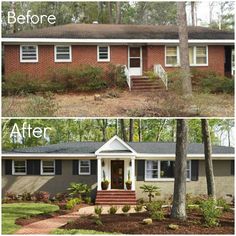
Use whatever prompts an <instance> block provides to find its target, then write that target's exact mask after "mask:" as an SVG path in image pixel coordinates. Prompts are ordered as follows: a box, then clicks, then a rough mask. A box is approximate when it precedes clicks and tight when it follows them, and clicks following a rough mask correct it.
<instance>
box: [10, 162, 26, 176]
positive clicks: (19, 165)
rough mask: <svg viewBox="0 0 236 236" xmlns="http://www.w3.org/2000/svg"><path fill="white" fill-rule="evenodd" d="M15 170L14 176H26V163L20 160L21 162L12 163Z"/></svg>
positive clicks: (13, 170)
mask: <svg viewBox="0 0 236 236" xmlns="http://www.w3.org/2000/svg"><path fill="white" fill-rule="evenodd" d="M12 164H13V168H12V172H13V173H12V174H13V175H26V161H25V160H19V161H12Z"/></svg>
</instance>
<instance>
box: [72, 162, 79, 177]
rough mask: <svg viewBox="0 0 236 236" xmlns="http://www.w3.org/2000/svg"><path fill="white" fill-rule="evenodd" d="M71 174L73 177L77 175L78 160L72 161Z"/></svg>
mask: <svg viewBox="0 0 236 236" xmlns="http://www.w3.org/2000/svg"><path fill="white" fill-rule="evenodd" d="M72 173H73V175H78V174H79V161H78V160H73V162H72Z"/></svg>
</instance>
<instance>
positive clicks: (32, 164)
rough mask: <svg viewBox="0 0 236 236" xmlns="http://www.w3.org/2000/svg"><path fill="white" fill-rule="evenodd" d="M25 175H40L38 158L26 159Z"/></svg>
mask: <svg viewBox="0 0 236 236" xmlns="http://www.w3.org/2000/svg"><path fill="white" fill-rule="evenodd" d="M27 175H40V160H27Z"/></svg>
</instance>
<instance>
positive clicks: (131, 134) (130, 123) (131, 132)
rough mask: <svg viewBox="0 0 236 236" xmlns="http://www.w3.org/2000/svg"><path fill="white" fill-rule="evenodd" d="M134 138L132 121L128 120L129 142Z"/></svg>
mask: <svg viewBox="0 0 236 236" xmlns="http://www.w3.org/2000/svg"><path fill="white" fill-rule="evenodd" d="M133 138H134V120H133V119H130V120H129V141H130V142H133Z"/></svg>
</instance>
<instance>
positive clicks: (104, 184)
mask: <svg viewBox="0 0 236 236" xmlns="http://www.w3.org/2000/svg"><path fill="white" fill-rule="evenodd" d="M108 186H109V182H102V190H107V189H108Z"/></svg>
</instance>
